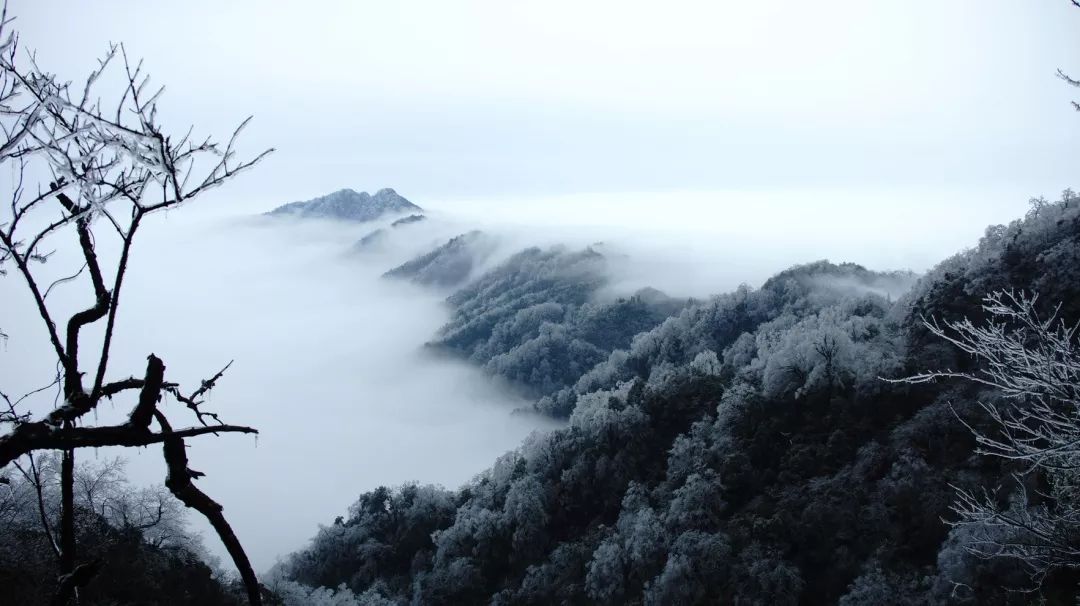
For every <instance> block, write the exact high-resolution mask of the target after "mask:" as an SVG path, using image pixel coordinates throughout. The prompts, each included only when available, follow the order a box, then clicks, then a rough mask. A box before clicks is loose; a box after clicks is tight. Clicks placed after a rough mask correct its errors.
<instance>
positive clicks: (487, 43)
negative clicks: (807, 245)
mask: <svg viewBox="0 0 1080 606" xmlns="http://www.w3.org/2000/svg"><path fill="white" fill-rule="evenodd" d="M12 9H13V11H14V12H15V13H16V14H17V15H18V17H19V20H18V22H17V23H18V27H19V28H20V29H21V30H22V32H23V44H24V45H27V46H33V47H37V48H39V49H40V57H41V58H42V60H43V62H44V63H45V64H46V65H48V66H51V68H52V69H54V70H56V71H57V72H59V73H61V74H63V75H69V76H72V77H74V76H81V75H82V74H84V73H85V72H86V71H87V70H88V69H89V68H90V67H91V66H92V65H93V57H94V55H95V54H97V53H99V52H100V51H101V50H102V49H103V48H104V47H105V44H106V43H107V42H108V41H110V40H112V41H124V42H125V43H126V44H127V47H128V49H129V52H131V53H132V54H134V55H137V56H141V57H144V58H145V59H146V61H147V66H148V67H149V69H150V70H151V72H152V73H153V74H154V76H155V79H156V81H157V82H159V83H166V84H167V85H168V93H167V96H166V97H165V101H164V108H163V109H164V111H165V112H166V116H169V117H170V119H172V117H175V119H172V123H173V124H175V126H176V130H180V131H182V130H184V129H185V127H186V126H187V124H188V123H190V122H194V123H195V124H196V125H198V126H199V127H202V128H205V129H207V130H209V131H211V132H221V131H222V130H223V129H225V128H227V127H228V125H230V124H232V123H234V122H236V121H237V120H239V119H241V118H243V117H244V116H246V115H247V114H255V116H256V122H255V123H254V124H253V125H252V129H251V132H250V134H249V136H248V138H247V142H248V144H249V145H250V146H251V148H252V149H253V150H254V148H255V147H258V146H260V145H262V146H270V145H272V146H275V147H277V148H278V149H279V150H280V151H279V153H277V154H276V155H275V156H274V157H273V158H272V159H270V160H269V161H268V163H267V164H268V166H267V167H266V168H264V169H263V170H261V171H260V172H259V175H258V177H254V178H246V179H242V180H240V181H238V182H237V183H236V184H234V185H233V186H232V187H231V189H230V192H231V193H230V195H231V196H234V197H238V198H246V199H254V198H272V199H273V200H272V202H280V201H286V200H291V199H297V198H306V197H312V196H314V195H316V194H319V193H323V192H325V191H327V190H331V189H337V188H340V187H353V188H356V189H369V190H370V189H377V188H379V187H383V186H393V187H395V188H397V189H399V190H401V191H403V192H406V193H409V194H412V195H416V196H421V197H423V196H468V195H480V194H484V195H487V194H525V193H528V194H535V193H570V192H589V191H596V192H620V191H657V190H661V191H662V190H670V189H682V190H687V189H690V190H731V189H737V190H738V189H756V190H761V189H774V188H778V187H783V188H804V187H810V186H813V187H841V186H842V187H856V188H865V189H875V190H880V189H883V188H896V187H908V186H914V187H924V188H925V187H929V188H933V187H939V186H945V187H950V188H968V189H971V188H976V189H990V190H994V189H995V188H999V187H1004V188H1009V189H1010V190H1017V191H1021V190H1022V191H1027V192H1029V193H1030V194H1032V195H1034V194H1040V193H1045V194H1048V195H1051V194H1053V193H1055V192H1057V191H1060V189H1061V188H1063V187H1065V186H1066V185H1069V184H1075V181H1074V179H1073V177H1074V175H1075V150H1076V144H1077V143H1078V139H1077V134H1078V132H1080V130H1078V127H1080V116H1077V115H1075V113H1074V112H1073V111H1072V110H1071V108H1070V107H1069V105H1068V100H1069V99H1070V98H1072V96H1080V91H1077V90H1070V89H1069V87H1067V86H1066V85H1065V84H1064V83H1062V82H1061V81H1060V80H1058V79H1056V78H1055V76H1054V74H1055V70H1056V69H1057V68H1059V67H1060V68H1063V69H1065V70H1066V71H1069V70H1071V71H1072V72H1073V73H1080V36H1077V35H1076V32H1077V28H1078V27H1080V10H1077V9H1075V8H1072V7H1071V6H1070V5H1069V3H1068V2H1067V1H1066V0H1026V1H1020V0H907V1H904V2H884V1H867V0H823V1H818V2H805V1H803V0H799V1H795V0H774V1H772V2H750V1H742V2H733V1H724V2H719V1H708V2H705V1H702V2H691V1H686V0H674V1H669V2H663V3H659V2H628V1H625V0H623V1H617V2H616V1H612V2H606V1H604V2H577V1H563V0H544V1H542V2H541V1H538V2H525V1H522V2H499V1H481V2H434V1H432V2H410V1H402V2H370V1H358V0H353V1H337V2H331V1H317V0H313V1H308V2H304V3H285V2H256V1H229V2H221V1H218V0H190V1H186V2H182V3H151V2H144V1H135V0H104V1H96V2H68V1H62V0H32V1H31V0H12ZM1074 93H1076V95H1074ZM268 203H269V202H268Z"/></svg>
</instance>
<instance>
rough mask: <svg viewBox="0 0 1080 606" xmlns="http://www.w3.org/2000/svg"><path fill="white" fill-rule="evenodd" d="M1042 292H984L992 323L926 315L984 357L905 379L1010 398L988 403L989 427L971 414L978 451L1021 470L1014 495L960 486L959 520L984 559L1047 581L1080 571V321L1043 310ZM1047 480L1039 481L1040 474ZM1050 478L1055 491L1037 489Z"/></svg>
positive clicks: (935, 328)
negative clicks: (1019, 566)
mask: <svg viewBox="0 0 1080 606" xmlns="http://www.w3.org/2000/svg"><path fill="white" fill-rule="evenodd" d="M1037 301H1038V297H1037V295H1032V296H1028V295H1024V294H1017V293H1014V292H995V293H992V294H990V295H989V296H987V297H986V298H985V299H984V304H983V310H984V311H985V312H986V314H987V316H988V317H989V321H988V322H987V323H986V324H985V325H981V326H976V325H975V324H973V323H972V322H971V321H970V320H966V319H965V320H962V321H959V322H945V323H944V324H940V323H938V322H937V321H936V320H924V325H925V326H926V327H927V328H928V329H929V330H930V332H931V333H933V334H934V335H936V336H938V337H940V338H942V339H945V340H946V341H948V342H950V343H952V344H953V345H955V346H956V347H958V348H959V349H960V350H961V351H963V352H965V353H967V354H969V355H970V356H972V357H973V358H974V359H975V360H977V362H978V367H977V369H976V370H972V371H953V370H948V369H946V370H940V371H930V372H926V373H923V374H920V375H915V376H913V377H908V378H906V379H903V381H904V382H907V383H926V382H931V381H936V380H939V379H945V378H959V379H964V380H967V381H972V382H975V383H978V384H981V385H984V386H986V387H988V388H991V389H992V390H993V391H994V393H995V394H997V395H998V396H1000V397H1001V398H1002V399H1003V401H1004V404H1001V405H999V404H993V403H990V402H982V403H981V404H980V405H981V407H982V409H983V410H984V411H985V412H986V415H987V417H988V420H989V427H990V429H989V430H982V429H979V428H976V427H975V426H974V424H971V423H969V422H967V421H966V420H964V419H961V422H963V423H964V425H965V426H966V427H967V428H968V429H969V430H970V431H971V432H972V434H973V435H974V436H975V440H976V443H977V448H976V452H977V453H978V454H981V455H986V456H992V457H998V458H1001V459H1005V460H1008V461H1011V462H1013V463H1014V464H1015V466H1016V467H1018V468H1019V470H1020V471H1019V472H1017V473H1016V474H1015V476H1014V477H1015V479H1016V485H1017V489H1016V491H1015V492H1014V494H1013V495H1012V498H1011V502H1007V503H1002V502H1001V500H1002V499H1000V498H997V497H996V496H995V494H993V493H992V492H991V491H989V490H982V491H979V492H975V491H970V490H963V489H957V491H958V500H957V502H956V504H955V505H954V506H953V508H952V509H953V511H954V512H955V513H956V514H957V515H958V522H956V524H959V525H966V526H969V528H970V530H972V533H971V534H972V536H973V537H974V539H973V540H972V541H971V542H970V543H969V544H968V549H969V551H971V552H972V553H974V554H976V555H978V556H981V557H987V558H990V557H1009V558H1014V559H1018V560H1020V561H1022V562H1024V563H1025V564H1027V565H1028V566H1029V567H1030V568H1031V570H1032V572H1033V576H1034V578H1035V579H1036V581H1037V582H1041V580H1042V579H1043V578H1044V577H1045V576H1046V574H1047V573H1049V572H1051V571H1053V570H1055V569H1059V568H1080V476H1078V474H1077V471H1078V470H1080V343H1078V342H1077V334H1078V326H1080V325H1072V326H1069V325H1067V324H1066V323H1065V322H1064V321H1063V320H1062V319H1060V318H1059V317H1058V315H1057V312H1056V310H1055V312H1054V313H1052V314H1050V315H1048V316H1046V317H1042V316H1040V314H1039V313H1038V312H1037V309H1036V303H1037ZM1032 480H1037V481H1032ZM1040 483H1041V484H1043V485H1046V486H1049V488H1032V486H1033V485H1036V486H1037V485H1038V484H1040Z"/></svg>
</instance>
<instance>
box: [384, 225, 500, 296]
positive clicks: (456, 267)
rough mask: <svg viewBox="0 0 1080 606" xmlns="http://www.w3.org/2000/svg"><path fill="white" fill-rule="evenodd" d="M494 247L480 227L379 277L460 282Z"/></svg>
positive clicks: (432, 282)
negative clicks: (479, 229)
mask: <svg viewBox="0 0 1080 606" xmlns="http://www.w3.org/2000/svg"><path fill="white" fill-rule="evenodd" d="M494 248H495V240H494V238H492V237H491V236H489V235H487V234H485V233H484V232H481V231H475V230H474V231H470V232H468V233H464V234H461V235H459V236H456V237H454V238H451V239H450V240H449V241H448V242H447V243H446V244H443V245H442V246H439V247H438V248H436V249H435V250H432V251H431V252H428V253H427V254H424V255H421V256H419V257H416V258H415V259H413V260H411V261H408V262H406V263H404V264H402V265H400V266H398V267H395V268H394V269H391V270H390V271H388V272H386V273H384V274H383V277H384V278H399V279H407V280H411V281H412V282H415V283H416V284H424V285H427V286H439V287H454V286H460V285H461V284H462V283H464V282H465V281H466V280H467V279H468V278H469V276H470V275H471V274H472V272H473V269H474V268H475V267H476V265H477V264H479V263H481V262H482V261H484V260H485V259H487V257H488V256H489V255H491V253H492V252H493V250H494Z"/></svg>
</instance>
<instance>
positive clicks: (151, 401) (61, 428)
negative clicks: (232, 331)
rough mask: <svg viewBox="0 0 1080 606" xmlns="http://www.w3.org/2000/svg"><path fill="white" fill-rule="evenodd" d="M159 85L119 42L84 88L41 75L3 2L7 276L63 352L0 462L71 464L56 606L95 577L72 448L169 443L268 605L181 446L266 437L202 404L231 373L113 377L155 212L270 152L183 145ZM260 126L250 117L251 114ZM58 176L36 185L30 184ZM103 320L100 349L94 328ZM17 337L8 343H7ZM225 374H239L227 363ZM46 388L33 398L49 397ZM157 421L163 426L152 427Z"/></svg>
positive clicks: (2, 269) (10, 403)
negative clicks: (33, 459)
mask: <svg viewBox="0 0 1080 606" xmlns="http://www.w3.org/2000/svg"><path fill="white" fill-rule="evenodd" d="M107 73H119V75H120V80H121V81H122V82H123V85H122V87H121V88H120V90H117V91H116V94H115V95H114V96H113V102H112V103H111V104H107V103H106V102H103V101H102V100H101V97H100V96H99V92H98V88H100V82H102V81H103V76H104V75H105V74H107ZM162 93H163V89H162V88H156V89H154V88H151V87H150V78H149V76H148V75H147V74H146V73H145V71H144V69H143V66H142V63H141V62H132V61H129V59H128V56H127V54H126V52H125V49H124V47H123V46H122V45H113V46H110V47H109V48H108V50H107V52H106V53H105V54H104V56H103V57H102V58H100V59H99V61H98V65H97V67H96V68H95V69H94V70H93V71H92V72H91V73H90V74H89V76H88V77H87V78H86V79H85V80H84V81H82V83H81V84H79V85H78V86H76V85H73V84H72V83H71V82H67V81H63V80H60V79H59V78H57V77H56V76H55V75H53V74H51V73H49V72H47V71H45V70H44V69H42V68H41V67H40V66H39V65H38V63H37V60H36V57H35V55H33V54H30V53H20V51H19V45H18V38H17V35H16V34H15V33H13V32H12V31H11V20H10V19H9V18H8V15H7V9H6V6H5V7H4V11H3V14H2V17H0V167H7V168H9V169H10V170H11V171H12V172H13V174H15V175H16V178H15V186H14V188H13V191H12V192H11V195H10V200H9V203H8V204H7V205H6V207H5V208H3V210H2V211H0V273H3V274H8V273H9V272H11V273H14V274H15V275H17V276H18V277H19V278H20V279H21V281H22V282H23V283H24V284H25V286H26V288H27V291H28V294H29V296H30V297H31V299H32V300H33V303H34V306H35V308H36V310H37V313H38V315H39V316H40V319H41V321H42V323H43V326H44V328H45V330H46V333H47V335H48V339H49V341H50V343H51V346H52V351H53V353H54V354H55V358H56V365H57V369H58V371H57V374H56V377H55V379H54V381H53V382H52V383H50V385H48V386H46V387H44V388H42V390H45V389H48V388H51V387H53V386H55V387H56V389H57V390H58V393H59V396H60V397H59V403H58V405H57V406H56V407H55V408H54V409H53V410H51V411H49V412H45V413H41V414H35V413H33V412H32V411H30V410H27V409H26V407H27V406H28V404H29V403H30V402H31V401H32V399H31V400H28V398H30V396H32V395H33V394H34V392H31V393H30V394H25V395H23V396H21V397H17V398H11V397H8V396H7V395H6V394H4V395H3V404H4V409H3V410H2V411H0V430H2V431H3V432H4V433H3V434H2V435H0V468H3V467H5V466H7V465H9V464H14V463H16V462H17V461H18V460H20V458H22V457H26V456H28V455H30V454H32V453H33V452H35V451H40V450H58V451H61V452H62V460H61V474H60V475H61V480H60V482H61V516H60V524H59V528H58V529H56V534H57V535H58V538H57V541H56V543H57V549H58V552H59V560H60V576H59V578H58V588H57V591H56V594H55V599H54V603H55V604H65V603H68V601H69V600H70V598H71V596H73V595H75V593H76V592H77V590H78V588H79V587H80V586H83V585H85V583H86V582H88V581H89V580H90V579H91V578H92V577H93V572H94V570H95V569H96V563H94V562H80V561H79V560H78V557H77V553H76V545H75V532H74V497H75V495H74V492H75V475H74V468H75V451H76V450H77V449H79V448H85V447H101V446H146V445H150V444H162V446H163V454H164V458H165V462H166V465H167V468H168V477H167V478H166V481H165V483H166V486H168V487H169V489H170V490H171V491H172V493H173V494H175V495H176V497H177V498H179V499H180V501H182V502H183V503H184V504H185V505H187V506H188V507H191V508H194V509H196V510H197V511H199V512H200V513H201V514H202V515H204V516H205V517H206V518H207V519H208V520H209V521H210V522H211V524H212V525H213V527H214V528H215V530H216V531H217V533H218V535H219V536H220V537H221V539H222V541H223V542H224V543H225V545H226V548H227V549H228V551H229V554H230V555H231V556H232V560H233V562H234V563H235V565H236V567H237V569H238V570H239V572H240V575H241V577H242V579H243V581H244V584H245V587H246V590H247V594H248V599H249V601H250V602H251V603H252V604H259V603H260V595H259V586H258V581H257V579H256V578H255V574H254V572H253V570H252V568H251V565H250V563H249V561H248V558H247V556H246V554H245V553H244V550H243V548H242V547H241V545H240V543H239V541H238V540H237V539H236V536H235V534H234V533H233V532H232V529H231V528H230V527H229V525H228V523H227V522H226V521H225V518H224V516H223V515H222V507H221V505H219V504H218V503H217V502H215V501H214V500H212V499H211V498H210V497H208V496H207V495H205V494H204V493H202V492H201V491H200V490H199V489H198V488H196V487H195V485H194V484H193V483H192V480H193V479H194V478H197V477H199V476H200V475H202V474H200V473H199V472H195V471H192V470H191V469H189V468H188V466H187V455H186V452H185V443H184V440H185V439H187V438H192V437H196V436H200V435H206V434H215V435H219V434H222V433H256V430H255V429H253V428H250V427H246V426H239V425H228V424H225V423H222V422H221V421H220V420H219V419H218V417H217V415H216V414H213V413H211V412H209V411H207V410H205V409H204V408H203V400H202V399H201V398H202V397H203V396H204V395H205V394H206V393H207V392H208V391H209V390H210V389H212V388H213V387H214V385H215V384H216V382H217V381H218V380H219V379H220V378H221V376H222V374H223V373H224V372H225V369H222V370H221V371H219V372H218V373H216V374H214V375H213V376H212V377H211V378H209V379H207V380H205V381H203V382H202V383H201V384H200V385H199V386H198V387H197V388H196V389H194V390H193V391H187V390H183V389H182V388H181V386H180V385H178V384H177V383H175V382H171V381H169V380H167V379H166V376H165V364H164V362H163V361H162V360H161V359H159V358H158V357H157V356H155V355H153V354H150V355H149V356H148V357H147V365H146V368H145V370H144V371H141V372H139V373H136V374H133V375H131V376H128V377H127V378H120V379H118V380H110V378H109V377H110V375H111V372H110V368H109V355H110V352H111V349H112V344H113V337H114V329H115V327H116V321H117V313H118V310H119V308H120V307H119V306H120V301H121V299H120V295H121V292H122V288H123V285H124V279H125V275H126V271H127V268H128V263H129V258H130V255H131V252H132V247H133V244H134V242H135V236H136V234H137V233H138V230H139V227H140V226H141V225H142V223H143V221H144V220H145V219H146V218H147V217H149V216H150V215H152V214H154V213H158V212H160V211H164V210H166V209H171V208H176V207H178V206H180V205H181V204H183V203H185V202H187V201H189V200H192V199H194V198H196V197H198V196H199V195H201V194H203V193H205V192H206V191H208V190H210V189H213V188H215V187H218V186H220V185H222V184H223V183H225V182H226V181H228V180H230V179H231V178H232V177H234V176H236V175H237V174H239V173H241V172H243V171H244V170H246V169H248V168H251V167H252V166H254V165H255V164H256V163H258V162H259V161H260V160H261V159H262V158H264V157H265V156H266V154H268V153H269V152H270V151H271V150H267V151H265V152H262V153H261V154H258V155H256V156H254V157H252V158H251V159H248V160H239V159H238V158H237V152H236V150H235V144H236V141H237V137H238V136H239V134H240V132H241V131H242V130H243V128H244V127H245V126H246V125H247V123H248V120H244V121H243V122H242V123H241V124H240V126H239V127H238V128H237V129H236V130H235V131H234V132H233V133H232V136H231V137H230V138H229V140H228V141H227V142H226V143H224V144H221V143H218V142H216V141H214V140H213V139H212V138H206V139H201V140H196V139H193V138H192V131H191V130H190V129H189V130H188V131H187V133H186V134H183V135H182V136H180V137H174V136H171V135H169V134H167V133H166V132H165V130H164V129H163V127H162V126H161V125H160V123H159V122H158V110H157V107H158V100H159V99H160V98H161V95H162ZM249 119H250V118H249ZM35 174H46V175H49V178H48V179H47V181H48V183H47V184H42V185H39V186H37V187H36V188H31V187H30V186H28V184H27V183H26V182H25V181H26V179H27V177H28V176H31V177H32V176H33V175H35ZM65 238H66V239H69V240H68V241H71V242H73V244H74V245H75V246H76V247H77V248H76V249H77V250H78V251H79V252H80V255H81V258H82V267H81V268H79V269H78V271H76V272H74V273H72V274H71V275H69V276H66V277H63V278H60V279H57V280H49V279H46V278H44V277H42V274H41V273H40V267H41V264H42V263H43V262H44V261H46V260H47V259H48V258H49V257H50V255H51V254H52V252H51V250H50V249H49V248H48V247H50V246H53V242H54V240H57V239H65ZM103 238H115V239H116V241H117V242H118V244H119V248H118V250H119V252H118V253H117V254H116V255H112V256H110V255H105V256H102V255H101V254H99V250H98V247H97V244H98V243H99V242H100V241H101V240H102V239H103ZM77 284H84V285H86V286H87V287H89V290H90V293H91V296H90V297H89V298H88V301H87V304H86V306H85V308H83V309H82V310H80V311H78V312H76V313H74V314H72V315H70V317H67V318H66V320H65V321H61V320H64V319H63V318H60V317H58V316H57V313H56V312H55V311H54V308H53V306H51V305H50V303H49V302H48V296H49V294H50V293H51V291H53V290H54V289H56V288H63V287H71V286H72V285H77ZM94 324H98V325H99V326H101V327H102V329H101V330H102V332H101V334H102V336H101V338H100V341H98V340H96V339H94V340H91V339H90V338H89V337H85V336H84V333H83V329H84V328H86V327H88V326H90V325H94ZM0 338H6V335H4V337H0ZM225 368H228V366H227V365H226V367H225ZM42 390H36V391H42ZM126 394H131V395H132V396H135V398H134V403H133V405H132V407H131V409H130V413H129V415H128V418H127V421H126V422H124V423H119V424H115V425H93V424H92V423H91V422H90V421H89V420H88V419H90V418H91V417H87V415H88V413H91V412H92V411H94V410H95V409H96V408H97V407H98V405H99V404H100V403H101V402H102V401H103V400H104V399H107V398H109V399H111V398H114V397H120V396H123V395H126ZM170 397H171V398H172V399H173V400H175V401H176V402H177V403H180V404H183V405H184V406H185V407H186V408H187V409H189V410H190V411H191V413H193V415H194V417H193V418H194V420H195V421H197V424H196V425H195V426H191V427H184V428H179V429H174V428H173V426H172V425H171V424H170V421H169V420H168V418H167V417H166V411H165V408H164V404H165V402H166V400H168V399H169V398H170ZM155 426H156V429H155Z"/></svg>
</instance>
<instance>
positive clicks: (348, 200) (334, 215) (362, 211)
mask: <svg viewBox="0 0 1080 606" xmlns="http://www.w3.org/2000/svg"><path fill="white" fill-rule="evenodd" d="M418 211H423V209H422V208H420V207H419V206H417V205H415V204H413V203H412V202H409V201H408V200H406V199H405V198H404V197H402V196H401V195H400V194H398V193H397V192H396V191H394V190H393V189H391V188H389V187H384V188H383V189H380V190H378V191H377V192H375V195H374V196H372V195H371V194H369V193H367V192H357V191H356V190H353V189H349V188H345V189H339V190H338V191H335V192H333V193H330V194H327V195H325V196H320V197H318V198H313V199H311V200H307V201H304V202H290V203H289V204H285V205H283V206H279V207H277V208H275V209H274V210H272V211H270V212H268V213H266V214H267V215H273V216H291V217H299V218H304V219H310V218H319V219H337V220H343V221H358V222H363V221H373V220H375V219H378V218H379V217H381V216H383V215H387V214H401V213H414V212H418Z"/></svg>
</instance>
